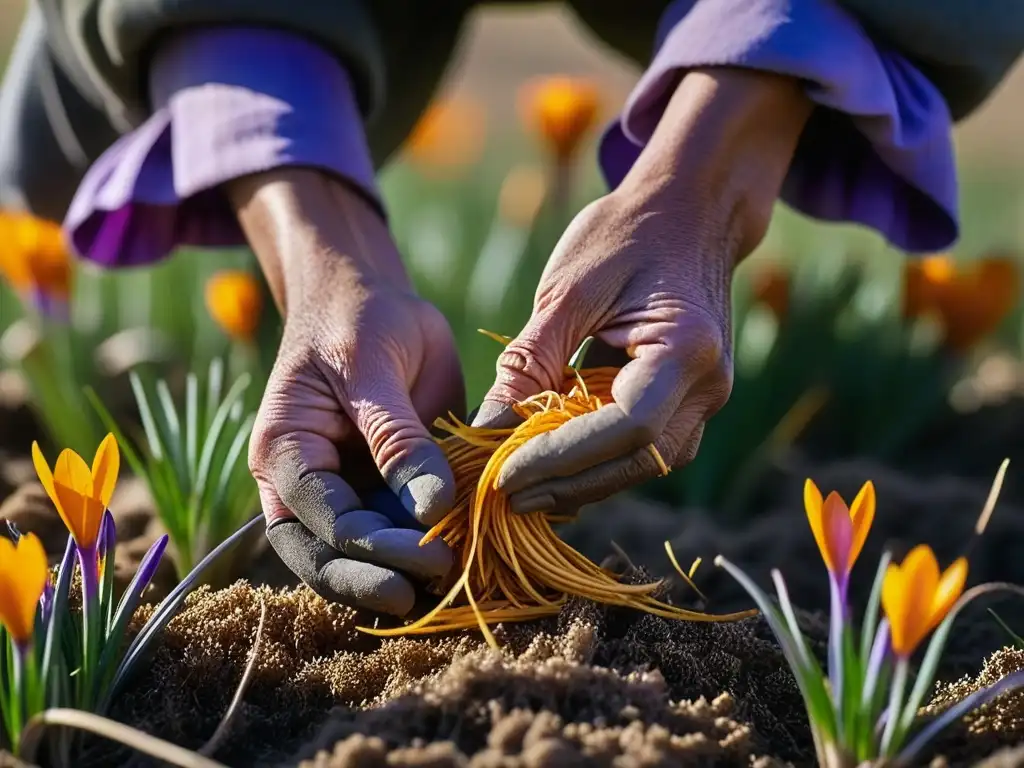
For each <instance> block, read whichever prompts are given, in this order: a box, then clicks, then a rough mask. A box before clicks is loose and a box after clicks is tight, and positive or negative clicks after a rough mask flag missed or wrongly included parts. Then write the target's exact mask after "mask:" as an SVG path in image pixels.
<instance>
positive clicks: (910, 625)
mask: <svg viewBox="0 0 1024 768" xmlns="http://www.w3.org/2000/svg"><path fill="white" fill-rule="evenodd" d="M966 581H967V559H966V558H964V557H960V558H958V559H956V560H955V561H954V562H953V564H952V565H950V566H949V568H947V569H946V570H945V571H944V572H943V573H942V574H941V575H940V574H939V563H938V561H937V560H936V559H935V553H934V552H932V549H931V547H929V546H928V545H926V544H919V545H918V546H916V547H914V548H913V549H912V550H910V554H908V555H907V556H906V558H905V559H904V560H903V564H902V565H896V564H895V563H894V564H892V565H890V566H889V567H888V568H887V569H886V571H885V580H884V581H883V582H882V608H883V609H885V615H886V617H887V618H888V619H889V626H890V630H891V632H892V649H893V652H894V653H895V654H896V655H897V656H900V657H903V658H906V657H908V656H910V654H912V653H913V652H914V649H915V648H917V646H918V645H919V644H920V642H921V641H922V640H923V639H924V638H925V636H926V635H928V633H929V632H931V631H932V630H933V629H935V627H937V626H938V625H939V623H940V622H941V621H942V620H943V619H944V618H945V617H946V614H947V613H949V610H950V609H951V608H952V607H953V605H954V604H955V603H956V601H957V600H958V599H959V598H960V595H961V593H962V592H963V590H964V583H965V582H966Z"/></svg>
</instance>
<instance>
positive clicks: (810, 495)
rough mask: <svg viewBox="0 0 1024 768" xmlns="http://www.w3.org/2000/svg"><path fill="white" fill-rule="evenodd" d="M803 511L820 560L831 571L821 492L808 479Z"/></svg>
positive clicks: (831, 564)
mask: <svg viewBox="0 0 1024 768" xmlns="http://www.w3.org/2000/svg"><path fill="white" fill-rule="evenodd" d="M804 509H805V510H806V511H807V521H808V522H809V523H810V524H811V532H812V533H813V534H814V540H815V541H816V542H817V543H818V550H819V551H820V552H821V559H822V560H824V561H825V567H826V568H828V569H829V570H830V571H831V570H832V567H833V563H832V560H831V558H830V557H829V551H828V542H827V541H826V539H825V526H824V522H823V519H822V513H823V511H824V501H823V500H822V498H821V491H819V490H818V486H816V485H815V484H814V481H813V480H811V479H810V478H808V479H807V482H805V483H804Z"/></svg>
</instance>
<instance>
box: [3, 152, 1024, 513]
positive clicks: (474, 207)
mask: <svg viewBox="0 0 1024 768" xmlns="http://www.w3.org/2000/svg"><path fill="white" fill-rule="evenodd" d="M509 170H510V163H509V162H508V156H507V154H506V155H499V156H496V157H494V158H493V159H491V160H490V161H485V162H483V163H480V164H477V165H473V166H471V167H469V168H468V169H465V172H464V173H463V174H462V175H461V176H460V177H458V178H449V179H438V178H434V177H431V176H430V175H424V174H422V173H421V172H420V169H419V168H417V167H414V166H412V165H410V164H405V163H396V164H394V165H392V166H391V167H390V168H389V169H388V170H387V171H386V172H385V173H384V174H383V175H382V179H381V185H382V190H383V194H384V196H385V199H386V201H387V205H388V211H389V220H390V223H391V226H392V229H393V232H394V234H395V238H396V240H397V243H398V245H399V248H400V250H401V252H402V253H403V255H404V257H405V259H406V263H407V265H408V268H409V271H410V273H411V275H412V277H413V280H414V281H415V283H416V285H417V287H418V289H419V290H420V291H421V293H422V294H423V295H424V296H425V297H426V298H428V299H429V300H431V301H432V302H434V303H435V304H436V305H437V306H438V307H439V308H440V309H441V310H442V311H443V312H444V314H445V315H446V317H447V318H448V320H449V322H450V324H451V326H452V328H453V331H454V333H455V337H456V340H457V343H458V345H459V348H460V351H461V354H462V360H463V366H464V371H465V376H466V380H467V385H468V392H469V406H470V408H472V407H473V406H474V405H475V404H476V403H478V402H479V400H480V399H481V398H482V396H483V394H484V393H485V392H486V390H487V388H488V386H489V385H490V384H491V383H492V380H493V375H494V362H495V359H496V357H497V355H498V353H499V352H500V349H499V348H498V347H497V346H496V345H495V343H494V342H493V341H492V340H490V339H488V338H486V337H484V336H482V335H480V334H479V333H477V329H478V328H486V329H488V330H492V331H495V332H498V333H503V334H507V335H514V334H515V333H516V332H517V331H518V329H519V328H521V327H522V325H523V324H524V323H525V322H526V320H527V318H528V317H529V313H530V308H531V304H532V299H533V292H534V289H535V287H536V284H537V281H538V278H539V276H540V273H541V271H542V269H543V266H544V263H545V261H546V258H547V255H548V254H549V253H550V251H551V249H552V247H553V246H554V244H555V242H556V241H557V239H558V237H559V236H560V234H561V232H562V231H563V229H564V227H565V225H566V224H567V223H568V220H569V218H571V212H572V211H575V210H578V209H579V208H580V207H581V206H582V205H584V204H585V203H586V202H587V201H588V200H590V199H593V198H594V197H596V196H597V195H598V194H600V191H601V184H600V181H599V179H598V177H597V175H596V171H595V169H593V168H587V169H586V170H585V171H584V172H583V173H582V176H581V179H580V183H579V184H578V185H577V186H576V188H575V189H574V194H573V195H572V197H571V200H570V201H569V202H568V203H567V204H566V205H564V206H563V207H562V208H561V209H558V208H556V207H555V206H553V205H550V204H549V205H546V206H544V207H542V208H541V209H540V211H539V214H538V215H537V216H536V218H532V219H530V221H529V223H528V224H527V223H524V222H522V221H510V220H509V219H508V217H507V216H504V215H502V214H501V213H499V209H500V208H501V203H500V201H499V197H500V195H501V187H502V183H503V181H504V180H505V179H506V178H507V174H508V172H509ZM963 188H964V195H963V199H964V202H963V208H964V222H965V226H964V232H963V241H962V246H961V249H960V251H961V252H962V253H963V254H965V255H970V256H973V255H976V254H979V253H982V252H984V251H987V250H990V249H992V248H994V247H1007V246H1008V247H1011V248H1012V247H1014V246H1016V245H1017V244H1018V243H1019V240H1020V233H1019V232H1018V229H1017V222H1016V210H1017V207H1018V202H1017V201H1018V199H1019V193H1018V192H1017V189H1018V187H1017V186H1016V185H1015V184H1013V183H1012V182H1008V181H1006V180H1003V179H999V178H996V177H994V176H992V175H991V174H989V175H985V176H982V177H977V178H974V177H970V176H968V178H967V180H965V181H964V183H963ZM769 260H771V261H773V262H777V263H779V264H782V265H785V266H786V267H787V269H788V270H789V271H790V272H791V284H790V287H789V307H788V310H787V312H786V314H785V316H784V317H781V318H780V317H778V316H776V314H775V313H773V312H772V311H770V310H769V309H768V308H767V307H765V306H764V305H762V304H759V303H757V302H756V301H755V300H754V289H753V284H752V282H751V276H752V275H753V274H754V273H755V272H756V270H757V269H758V265H761V264H764V263H765V262H766V261H769ZM254 262H255V260H254V259H253V257H252V256H251V254H249V253H248V252H245V251H237V252H224V251H189V252H182V253H179V254H177V255H176V256H174V257H173V258H171V259H168V260H166V261H165V262H163V263H161V264H159V265H156V266H154V267H152V268H146V269H131V270H123V271H115V272H99V271H97V270H95V269H93V268H91V267H88V266H83V267H82V268H81V269H79V276H78V280H77V283H76V288H75V296H74V300H73V302H72V328H73V329H74V330H73V331H72V333H71V336H70V341H69V343H70V346H71V347H72V348H74V349H76V350H79V353H80V355H81V354H82V353H85V352H91V353H99V357H100V358H101V360H100V362H99V363H97V362H96V360H95V358H96V354H93V355H92V358H93V360H92V363H90V365H85V366H84V367H80V373H79V374H78V379H77V380H76V382H75V384H76V386H84V385H86V384H88V385H91V386H92V387H93V388H94V389H95V390H96V391H97V393H98V394H99V395H100V398H101V399H102V400H103V401H104V403H106V404H107V405H108V407H109V408H110V409H111V410H112V411H113V412H114V413H115V417H116V418H119V419H120V416H119V415H118V414H117V408H118V405H119V403H121V402H128V403H130V401H131V397H130V393H129V391H128V389H127V387H126V377H127V372H128V371H129V370H137V371H139V372H140V374H141V375H142V376H143V377H144V378H145V379H146V380H147V381H149V382H154V381H156V380H157V379H165V380H166V381H167V382H168V386H169V387H170V388H171V390H172V391H174V393H175V398H176V399H177V398H178V397H179V396H180V393H181V392H182V391H183V388H184V385H185V381H186V375H187V373H188V372H190V371H206V370H208V368H209V365H210V362H211V361H212V360H214V359H217V358H221V357H223V358H225V359H227V360H229V361H230V362H229V370H228V371H227V374H228V376H230V377H232V378H233V377H235V376H238V375H240V374H242V373H245V372H248V373H249V375H251V376H252V377H253V380H254V384H253V386H252V387H250V390H249V394H248V396H247V398H246V407H247V410H248V409H249V408H250V407H254V406H255V405H256V403H257V401H258V398H259V394H260V392H261V391H262V383H263V382H264V381H265V379H266V376H267V374H268V372H269V368H270V365H271V362H272V359H273V353H274V351H275V349H276V339H277V338H278V333H279V320H278V318H276V312H275V310H274V308H273V306H272V304H271V303H270V302H269V301H268V302H267V304H266V308H265V310H264V311H265V315H266V316H267V318H268V320H267V322H266V323H265V324H264V326H265V327H264V329H263V330H262V331H261V339H262V344H261V347H260V349H261V353H260V354H259V355H253V354H251V353H248V352H245V351H242V350H240V349H239V347H238V345H237V344H233V343H231V342H230V341H229V339H228V338H227V337H226V336H225V335H224V333H223V332H222V331H221V330H220V329H219V328H218V327H217V326H216V325H215V324H214V322H213V321H212V320H211V319H210V318H209V316H208V314H207V311H206V308H205V306H204V299H203V287H204V285H205V282H206V280H207V279H208V278H209V276H210V275H211V274H212V273H213V272H214V271H216V270H219V269H225V268H239V267H241V268H249V269H255V263H254ZM748 262H749V263H748V264H746V265H744V266H743V267H742V268H741V269H740V270H739V272H738V275H737V280H736V283H735V286H734V316H735V322H734V328H733V331H734V335H735V349H734V362H735V382H734V390H733V395H732V399H731V401H730V402H729V404H728V405H727V406H726V407H725V409H723V411H722V412H721V413H719V414H718V415H717V416H715V417H714V418H713V419H712V421H711V422H710V424H709V426H708V428H707V429H706V431H705V434H704V437H703V441H702V448H701V451H700V453H699V455H698V458H697V460H696V461H695V462H694V463H693V464H692V465H691V466H690V467H688V468H686V469H684V470H681V471H677V472H673V473H672V475H671V476H670V477H669V478H667V479H664V480H659V481H656V482H654V483H652V484H651V485H650V487H649V488H648V489H645V492H647V493H650V494H651V495H654V496H656V497H658V498H662V499H664V500H666V501H669V502H671V503H673V504H696V505H710V506H714V507H715V508H716V509H718V508H721V509H722V510H723V511H726V512H728V511H730V510H731V511H735V510H740V509H742V508H743V505H744V500H745V499H746V497H747V494H748V492H749V490H750V488H751V487H752V486H753V484H754V483H755V481H756V479H757V478H758V477H759V474H760V472H761V471H763V469H764V468H765V467H766V466H767V465H768V464H769V463H770V462H771V461H772V460H773V458H775V457H776V456H777V455H778V453H779V451H781V450H785V448H786V446H788V445H789V444H791V443H792V441H794V440H796V439H798V438H799V437H800V435H801V433H802V431H803V430H804V428H805V427H806V426H807V422H808V421H809V420H811V419H813V420H814V421H815V423H816V425H817V426H816V430H815V431H816V434H817V435H821V434H825V435H827V436H828V443H829V446H830V448H829V452H830V455H834V456H836V457H838V456H844V455H845V456H849V455H863V454H873V455H878V456H886V455H891V454H892V453H893V452H896V451H898V450H899V449H900V446H902V445H904V444H905V443H906V441H907V440H908V439H909V438H910V437H912V436H913V435H914V434H915V432H916V430H919V429H920V428H921V426H922V425H923V424H924V423H926V422H927V420H928V418H929V417H930V415H932V414H933V413H934V412H935V411H936V409H938V408H939V407H940V406H941V405H942V404H943V403H944V401H945V398H946V395H947V393H948V389H949V386H950V384H951V382H952V381H953V380H954V379H955V378H956V376H957V375H958V374H959V372H960V370H961V368H962V366H963V365H964V363H965V360H963V359H958V358H953V357H951V356H950V355H949V354H947V353H946V352H945V351H944V350H943V348H942V345H941V343H940V342H941V337H940V336H938V335H937V334H936V332H935V329H934V328H932V327H930V326H929V324H928V323H927V322H924V323H921V322H918V323H914V324H910V325H908V324H907V323H905V322H904V321H903V319H902V316H901V307H900V303H901V280H902V274H903V271H902V270H903V266H902V265H903V257H902V255H901V254H899V253H897V252H895V251H893V250H891V249H890V248H888V247H887V246H886V245H885V244H884V242H883V241H882V240H881V238H880V237H878V236H877V235H875V234H873V233H870V232H867V231H865V230H864V229H862V228H858V227H853V226H846V225H825V224H819V223H813V224H811V223H808V222H807V221H806V220H804V219H802V217H800V216H798V215H797V214H794V213H793V212H792V211H789V210H787V209H785V208H784V207H782V206H780V209H779V211H778V214H777V216H776V217H775V220H774V221H773V224H772V227H771V229H770V231H769V234H768V236H767V238H766V240H765V242H764V244H763V245H762V247H761V248H760V249H759V251H758V253H756V254H755V255H754V256H752V257H751V258H750V259H749V260H748ZM18 306H19V304H18V302H17V300H16V299H15V298H14V297H12V296H11V295H10V294H4V295H3V298H2V300H0V330H2V329H3V328H4V327H7V326H10V324H11V323H12V322H14V321H15V320H16V319H17V318H18V317H19V315H20V312H19V311H18ZM1020 326H1021V312H1020V309H1019V308H1018V309H1017V311H1016V312H1015V313H1014V314H1013V315H1012V316H1011V317H1010V318H1008V319H1007V322H1006V324H1005V326H1004V327H1003V329H1002V330H1001V332H1000V334H999V335H998V337H997V339H996V340H997V341H998V342H1001V343H1003V344H1004V345H1008V346H1011V347H1013V348H1014V349H1019V348H1020ZM127 331H132V332H134V335H132V333H126V332H127ZM86 357H88V356H87V355H86ZM34 394H36V395H37V396H38V394H39V393H38V392H35V393H34ZM50 421H51V422H52V419H51V420H50ZM822 422H824V426H823V425H822ZM91 428H92V429H95V428H96V425H93V427H91ZM82 429H84V427H83V428H82ZM51 432H53V437H54V439H55V440H56V441H58V442H61V443H62V445H61V447H63V445H76V444H79V443H82V444H84V443H89V444H92V445H95V443H96V439H95V436H94V435H91V434H90V435H88V436H83V437H81V438H75V439H72V438H71V437H69V436H68V435H67V434H60V435H58V433H57V431H55V430H51ZM65 432H66V430H65Z"/></svg>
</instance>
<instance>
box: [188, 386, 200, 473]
mask: <svg viewBox="0 0 1024 768" xmlns="http://www.w3.org/2000/svg"><path fill="white" fill-rule="evenodd" d="M198 442H199V379H198V378H197V377H196V375H195V374H194V373H189V375H188V377H187V378H186V379H185V464H186V465H187V466H188V480H189V482H190V483H194V482H195V480H196V471H197V469H198V467H197V461H198V458H199V445H198Z"/></svg>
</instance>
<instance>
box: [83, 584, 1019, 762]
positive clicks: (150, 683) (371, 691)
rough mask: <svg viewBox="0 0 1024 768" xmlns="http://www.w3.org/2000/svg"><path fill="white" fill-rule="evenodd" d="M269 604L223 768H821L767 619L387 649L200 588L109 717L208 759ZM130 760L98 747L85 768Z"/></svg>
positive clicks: (998, 711)
mask: <svg viewBox="0 0 1024 768" xmlns="http://www.w3.org/2000/svg"><path fill="white" fill-rule="evenodd" d="M634 577H635V578H646V577H645V576H644V574H640V573H636V574H634ZM261 603H266V605H267V608H268V614H267V615H268V621H267V626H266V629H265V634H264V637H263V645H262V652H261V654H260V656H259V660H258V663H257V667H256V674H255V676H254V679H253V682H252V685H251V687H250V688H249V690H248V691H247V693H246V696H245V704H244V706H243V708H242V711H241V714H240V717H239V719H238V720H237V721H236V723H235V728H234V731H233V733H232V735H231V736H230V737H229V739H228V741H227V742H226V743H225V745H224V746H223V748H222V750H221V752H220V753H219V754H218V756H217V757H218V759H219V760H222V761H224V762H226V763H228V764H230V765H237V766H285V765H287V766H295V765H297V764H298V765H301V766H303V767H304V768H313V767H314V766H317V767H320V766H323V767H324V768H348V767H350V766H351V767H353V768H354V767H356V766H359V767H363V766H367V767H373V766H381V767H382V768H383V767H384V766H417V767H422V766H432V767H433V766H436V767H442V766H444V767H447V766H471V767H472V768H490V767H491V766H494V767H495V768H499V767H500V768H533V767H534V766H537V767H538V768H539V767H541V766H574V765H581V766H582V765H587V766H591V765H593V766H679V765H687V766H690V765H694V766H752V765H753V766H762V767H763V768H767V767H768V766H782V765H787V764H793V765H797V766H804V765H807V766H810V765H813V764H814V760H813V754H812V752H811V750H812V745H811V743H810V735H809V732H808V730H807V727H806V720H805V716H804V714H803V706H802V704H801V701H800V697H799V694H798V692H797V690H796V687H795V683H794V681H793V680H792V678H791V676H790V675H789V673H788V672H787V671H786V667H785V663H784V660H783V658H782V656H781V653H780V651H779V650H778V648H777V646H776V645H775V644H774V642H773V640H772V639H771V636H770V634H769V632H768V630H767V627H766V625H765V624H764V623H763V621H762V620H761V619H759V618H755V619H748V620H746V621H743V622H738V623H734V624H698V623H677V622H669V621H666V620H663V619H659V618H655V617H651V616H646V615H642V614H637V613H635V612H632V611H626V610H620V609H608V608H606V607H601V606H596V605H594V604H592V603H588V602H585V601H577V602H575V603H572V604H570V605H569V606H567V607H566V608H565V609H564V610H563V612H562V614H561V615H560V616H558V617H557V618H555V619H552V620H549V621H546V622H541V623H537V624H533V625H529V626H526V625H521V626H516V625H510V626H505V627H503V628H501V629H500V630H499V632H498V637H499V640H500V641H501V642H502V643H503V646H504V651H503V652H502V653H496V652H493V651H491V650H489V649H487V648H486V647H485V646H483V645H482V644H481V643H480V641H479V639H478V638H476V637H474V636H469V635H460V636H448V637H434V638H417V639H411V638H404V639H391V640H383V641H381V640H378V639H376V638H373V637H370V636H368V635H365V634H362V633H359V632H358V631H356V629H355V627H356V626H357V625H359V623H360V622H361V621H369V620H371V619H370V617H368V616H359V615H357V614H356V613H355V612H353V611H349V610H347V609H343V608H340V607H338V606H332V605H328V604H326V603H325V602H324V601H322V600H320V599H319V598H317V597H315V596H314V595H312V594H311V593H310V592H309V591H308V590H307V589H305V588H298V589H295V590H287V591H274V590H270V589H268V588H260V589H255V588H253V587H250V586H249V585H247V584H242V583H240V584H238V585H236V586H234V587H232V588H230V589H227V590H222V591H219V592H210V591H208V590H205V589H204V590H202V591H200V592H198V593H196V594H195V595H193V596H192V597H191V598H190V599H189V600H188V604H187V607H186V610H185V611H184V613H183V614H182V615H181V616H180V617H179V618H178V619H176V620H175V621H174V622H172V624H171V626H170V627H169V629H168V631H167V632H166V633H165V635H164V636H163V639H162V642H161V643H160V645H159V647H158V648H157V649H156V651H155V653H154V656H153V659H152V663H151V664H150V666H149V667H148V668H147V669H146V671H145V672H144V673H143V674H142V675H141V676H140V677H139V678H138V679H137V680H135V681H133V684H132V686H131V688H130V690H129V691H128V693H127V695H125V696H124V697H122V699H121V700H120V703H119V705H118V708H117V710H116V711H115V712H114V715H115V717H117V718H118V719H121V720H124V721H125V722H129V723H131V724H134V725H136V726H138V727H141V728H143V729H145V730H147V731H149V732H152V733H155V734H156V735H158V736H161V737H163V738H166V739H169V740H171V741H173V742H176V743H180V744H183V745H186V746H189V747H193V748H197V747H199V746H200V745H201V744H202V743H203V742H204V741H205V740H206V739H207V738H208V737H209V736H210V735H211V734H212V733H213V731H214V729H215V728H216V726H217V723H218V721H219V719H220V717H221V715H222V713H223V712H224V710H225V708H226V707H227V704H228V701H229V700H230V698H231V696H232V693H233V690H234V688H235V686H237V684H238V681H239V678H240V676H241V672H242V668H243V666H244V664H245V661H246V659H247V656H248V653H249V651H250V648H251V646H252V642H253V639H254V635H255V631H256V626H257V624H258V619H259V612H260V605H261ZM805 628H806V631H807V633H808V635H809V636H810V637H811V638H812V640H814V641H815V645H814V647H815V650H816V651H817V652H819V653H820V652H822V651H823V645H822V643H821V640H822V639H823V637H824V627H823V625H822V624H821V623H820V622H819V621H817V620H815V618H814V617H806V620H805ZM1022 664H1024V652H1021V651H1015V650H1007V651H1003V652H1001V653H1000V654H999V655H997V656H995V657H993V658H991V659H989V661H988V662H987V663H986V665H985V667H984V669H983V670H982V672H981V674H980V675H978V677H977V679H976V680H975V679H973V678H965V679H962V680H959V681H957V682H954V683H952V684H948V685H944V686H941V687H940V688H939V692H938V695H937V697H936V699H935V701H934V702H933V704H932V705H931V709H932V710H933V711H937V710H939V709H941V708H943V707H945V706H948V705H949V704H950V703H952V702H953V701H956V700H958V699H959V698H961V697H963V696H965V695H968V694H969V693H970V692H971V691H972V690H974V689H975V687H976V686H977V684H979V683H980V684H982V685H987V684H989V683H991V682H992V681H994V680H995V679H998V678H999V677H1001V676H1002V675H1003V674H1006V673H1008V672H1011V671H1015V670H1016V669H1018V668H1020V667H1021V665H1022ZM1022 712H1024V694H1022V695H1017V696H1011V697H1008V698H1007V699H1005V700H1004V701H1002V702H1001V703H999V704H998V705H997V706H995V707H990V708H988V710H987V711H984V712H982V713H979V714H978V715H976V716H975V717H973V718H971V719H969V720H967V721H965V723H964V724H962V725H960V726H957V727H954V728H952V729H951V730H950V732H948V734H947V735H946V737H945V738H944V739H943V740H942V741H941V742H940V743H939V744H938V745H937V749H938V750H941V752H942V753H944V754H945V755H947V760H948V764H951V765H954V766H958V765H970V764H972V763H973V762H974V760H976V759H978V758H981V757H984V756H986V755H989V754H991V753H993V752H994V751H996V750H998V749H1000V748H1002V747H1006V746H1012V745H1015V744H1017V743H1018V742H1020V741H1021V739H1022V735H1024V732H1022V729H1021V726H1022V723H1024V720H1022V718H1021V713H1022ZM126 758H127V755H123V754H118V753H111V752H110V751H108V750H107V749H102V748H101V749H100V750H99V751H97V752H94V753H93V760H91V761H90V764H91V765H104V766H107V765H121V764H125V760H126ZM1000 759H1003V758H1000ZM131 764H132V765H133V766H140V765H148V764H150V763H147V762H145V761H142V762H140V761H138V760H136V761H134V762H132V763H131ZM995 764H998V765H1009V764H1014V765H1016V764H1017V763H1005V762H1003V763H995Z"/></svg>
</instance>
